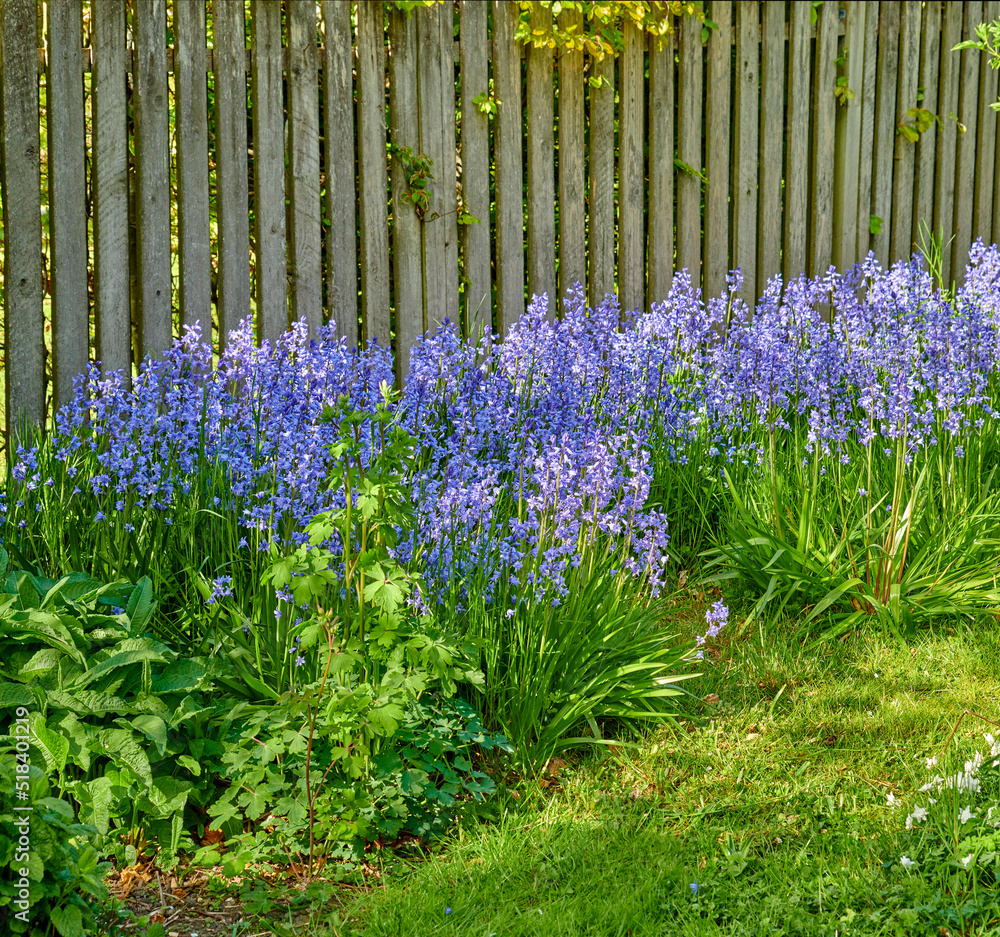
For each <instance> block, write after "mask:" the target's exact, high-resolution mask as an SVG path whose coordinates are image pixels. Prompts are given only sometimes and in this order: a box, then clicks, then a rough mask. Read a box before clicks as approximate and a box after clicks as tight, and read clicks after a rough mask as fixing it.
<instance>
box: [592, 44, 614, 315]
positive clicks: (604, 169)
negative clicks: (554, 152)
mask: <svg viewBox="0 0 1000 937" xmlns="http://www.w3.org/2000/svg"><path fill="white" fill-rule="evenodd" d="M591 69H592V71H593V73H594V75H593V77H594V81H595V82H596V81H599V82H600V83H601V84H600V87H599V88H598V87H595V86H594V85H593V84H589V86H588V92H587V95H588V98H589V99H590V100H589V114H588V117H589V120H588V127H589V129H590V136H589V144H588V164H587V171H588V180H587V186H588V189H589V192H590V206H589V208H590V212H589V214H590V225H589V228H588V231H589V241H588V245H587V254H588V271H587V289H588V293H587V295H588V297H589V302H590V304H591V305H592V306H596V305H598V304H599V303H601V302H602V301H603V300H604V297H605V296H606V295H607V294H608V293H613V292H614V291H615V62H614V59H613V58H611V57H610V56H605V57H604V58H603V59H602V60H601V61H599V62H593V61H592V62H591Z"/></svg>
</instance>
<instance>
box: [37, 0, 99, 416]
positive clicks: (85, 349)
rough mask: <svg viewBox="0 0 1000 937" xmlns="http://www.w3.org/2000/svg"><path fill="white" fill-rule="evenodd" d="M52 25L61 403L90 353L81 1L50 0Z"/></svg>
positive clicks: (56, 359) (52, 222) (51, 146)
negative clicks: (79, 2)
mask: <svg viewBox="0 0 1000 937" xmlns="http://www.w3.org/2000/svg"><path fill="white" fill-rule="evenodd" d="M48 26H49V34H48V46H49V49H48V51H49V61H48V76H47V77H48V87H47V89H46V93H47V104H48V107H47V108H46V116H47V118H48V160H49V246H50V249H51V252H52V259H51V262H52V273H51V278H50V282H51V292H52V371H53V380H52V390H53V405H54V406H55V407H58V406H60V405H61V404H63V403H66V402H67V401H68V400H70V399H71V398H72V396H73V379H74V378H75V377H76V376H77V375H78V374H82V373H83V372H84V371H86V369H87V361H88V359H89V357H90V321H89V308H88V302H87V214H86V211H87V210H86V205H85V203H84V194H85V193H86V190H87V188H86V178H85V176H84V167H83V157H84V153H85V144H84V123H83V62H82V56H81V54H80V50H81V48H82V45H83V42H82V21H81V16H80V7H79V6H78V5H77V4H76V3H72V2H70V0H50V2H49V5H48Z"/></svg>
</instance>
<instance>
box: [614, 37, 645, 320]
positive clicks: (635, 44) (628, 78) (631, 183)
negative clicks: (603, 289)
mask: <svg viewBox="0 0 1000 937" xmlns="http://www.w3.org/2000/svg"><path fill="white" fill-rule="evenodd" d="M622 32H623V34H624V36H623V39H624V48H623V49H622V53H621V58H620V59H619V69H620V72H621V88H620V90H619V92H618V100H619V102H620V105H621V114H620V116H619V118H618V126H619V152H618V244H619V248H618V294H619V296H620V297H621V303H622V309H623V310H636V309H637V310H641V309H644V308H645V306H646V295H645V294H646V275H645V274H646V238H645V225H644V224H643V201H644V198H645V187H646V186H645V183H646V172H645V158H644V147H645V139H646V133H645V124H646V121H645V116H646V100H645V93H644V90H645V89H644V77H643V76H644V74H645V71H646V68H645V55H644V50H643V47H644V46H645V43H644V42H643V41H642V37H641V36H640V34H639V28H638V27H637V26H636V24H635V23H634V22H632V21H631V20H630V19H627V20H626V21H625V24H624V26H623V27H622Z"/></svg>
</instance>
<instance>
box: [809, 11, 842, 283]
mask: <svg viewBox="0 0 1000 937" xmlns="http://www.w3.org/2000/svg"><path fill="white" fill-rule="evenodd" d="M836 57H837V7H836V5H835V4H832V3H824V4H823V5H822V6H821V7H820V8H819V9H818V10H817V23H816V59H815V72H814V75H813V99H812V100H813V113H812V139H811V149H812V164H813V171H812V180H811V182H812V184H811V186H810V188H811V194H810V198H809V203H810V212H809V268H810V273H811V274H812V276H822V275H823V274H825V273H826V272H827V270H828V269H829V268H830V264H831V263H832V261H833V179H834V147H835V143H836V122H837V113H836V110H837V99H836V98H835V97H834V96H833V89H834V87H835V86H836V66H835V64H834V60H835V59H836Z"/></svg>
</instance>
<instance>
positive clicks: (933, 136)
mask: <svg viewBox="0 0 1000 937" xmlns="http://www.w3.org/2000/svg"><path fill="white" fill-rule="evenodd" d="M940 59H941V4H940V3H928V4H925V5H924V10H923V25H922V27H921V30H920V87H921V88H923V89H925V90H924V101H923V102H922V104H921V105H919V106H922V107H926V108H928V109H929V110H930V111H931V112H932V113H935V114H936V113H938V111H937V103H938V102H937V92H938V66H939V65H940ZM937 142H938V125H937V121H932V122H931V125H930V127H928V128H927V129H926V130H925V131H924V132H923V133H922V134H920V140H919V141H918V142H917V157H916V169H915V171H914V180H913V184H914V188H915V190H916V191H915V194H914V200H913V227H912V229H911V231H910V238H911V239H912V240H913V241H914V242H917V243H919V240H920V237H921V231H922V230H923V227H924V226H926V229H927V230H930V227H931V225H932V224H933V222H934V162H935V157H936V149H937Z"/></svg>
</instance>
